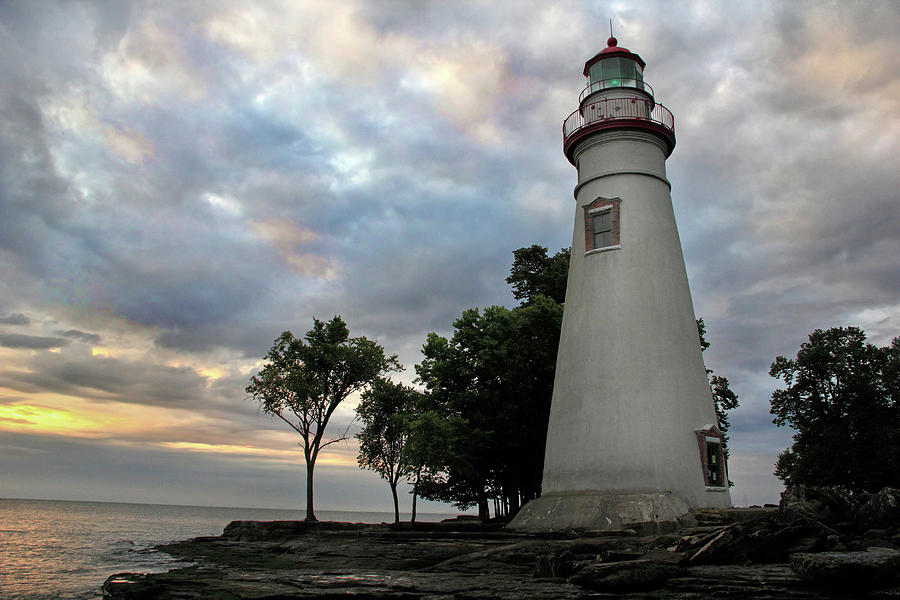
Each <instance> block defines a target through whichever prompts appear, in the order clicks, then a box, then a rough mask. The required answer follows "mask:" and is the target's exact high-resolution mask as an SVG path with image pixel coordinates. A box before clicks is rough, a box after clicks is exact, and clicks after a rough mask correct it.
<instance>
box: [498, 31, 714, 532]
mask: <svg viewBox="0 0 900 600" xmlns="http://www.w3.org/2000/svg"><path fill="white" fill-rule="evenodd" d="M645 66H646V65H645V63H644V61H643V60H642V59H641V57H640V56H638V55H637V54H635V53H633V52H630V51H629V50H627V49H626V48H623V47H620V46H619V45H618V42H617V40H616V39H615V38H614V37H611V38H610V39H609V40H608V42H607V47H606V48H605V49H603V50H602V51H600V52H599V53H597V54H596V55H595V56H594V57H592V58H591V59H590V60H588V61H587V63H585V65H584V75H585V77H587V78H588V82H587V87H585V88H584V90H583V91H582V92H581V96H580V97H579V105H578V109H577V110H576V111H574V112H573V113H572V114H571V115H569V117H568V118H566V119H565V121H564V122H563V152H564V154H565V156H566V158H567V159H568V160H569V162H570V163H572V165H573V166H574V167H575V168H576V169H577V171H578V182H577V185H576V186H575V219H574V221H575V222H574V230H573V234H572V255H571V262H570V265H569V278H568V285H567V288H566V302H565V309H564V313H563V323H562V334H561V337H560V343H559V353H558V355H557V360H556V378H555V380H554V386H553V400H552V405H551V409H550V423H549V428H548V432H547V445H546V451H545V457H544V475H543V485H542V495H541V497H540V498H538V499H536V500H534V501H532V502H530V503H529V504H527V505H525V506H524V507H523V508H522V510H520V511H519V513H518V514H517V515H516V517H515V519H514V520H513V521H512V522H511V523H510V527H513V528H519V529H531V530H541V529H570V528H588V529H617V528H621V527H623V526H625V525H627V524H629V523H637V522H650V521H673V520H676V519H678V518H680V517H682V516H683V515H685V514H686V513H688V512H689V511H690V510H693V509H696V508H703V507H715V508H724V507H728V506H730V505H731V498H730V494H729V491H728V485H729V484H728V475H727V472H726V465H725V457H724V451H723V450H724V447H723V441H724V440H723V435H722V432H721V431H720V430H719V428H718V426H717V423H716V416H715V408H714V403H713V398H712V393H711V391H710V388H709V383H708V380H707V374H706V369H705V366H704V364H703V358H702V357H701V349H700V342H699V336H698V332H697V325H696V321H695V315H694V309H693V303H692V301H691V292H690V288H689V286H688V279H687V272H686V271H685V267H684V257H683V255H682V251H681V242H680V240H679V237H678V229H677V228H676V225H675V214H674V211H673V208H672V199H671V196H670V190H671V184H670V183H669V180H668V179H667V178H666V159H667V158H668V157H669V155H671V154H672V150H673V149H674V148H675V122H674V117H673V116H672V113H671V112H670V111H669V110H668V109H667V108H665V107H664V106H663V105H662V104H659V103H658V102H657V101H656V98H655V97H654V92H653V89H652V88H651V87H650V85H649V84H648V83H647V82H646V81H645V80H644V67H645Z"/></svg>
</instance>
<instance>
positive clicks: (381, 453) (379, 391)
mask: <svg viewBox="0 0 900 600" xmlns="http://www.w3.org/2000/svg"><path fill="white" fill-rule="evenodd" d="M421 395H422V393H421V392H418V391H416V390H415V389H413V388H411V387H407V386H405V385H402V384H398V383H394V382H392V381H390V380H388V379H382V378H379V379H376V380H375V381H373V382H372V385H371V386H370V387H369V389H367V390H366V391H364V392H363V394H362V401H361V402H360V403H359V405H358V406H357V407H356V414H357V415H358V416H359V418H360V420H361V421H362V424H363V429H362V431H360V432H359V433H358V434H357V435H356V438H357V439H358V440H359V456H358V457H357V461H358V462H359V466H360V467H362V468H364V469H370V470H372V471H375V472H376V473H378V474H379V475H381V478H382V479H384V480H386V481H387V482H388V485H390V487H391V496H392V497H393V499H394V522H395V523H399V522H400V506H399V504H398V501H397V483H398V482H399V481H400V478H401V477H405V476H407V475H411V474H412V473H414V472H415V467H416V465H415V464H413V462H411V460H410V453H409V448H407V445H408V441H409V438H410V431H411V428H410V424H411V420H412V419H413V416H414V414H415V412H416V408H417V406H418V405H419V404H420V403H421V400H420V397H421ZM413 502H415V499H414V500H413ZM413 520H415V517H413Z"/></svg>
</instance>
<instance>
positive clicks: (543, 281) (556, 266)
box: [506, 244, 571, 304]
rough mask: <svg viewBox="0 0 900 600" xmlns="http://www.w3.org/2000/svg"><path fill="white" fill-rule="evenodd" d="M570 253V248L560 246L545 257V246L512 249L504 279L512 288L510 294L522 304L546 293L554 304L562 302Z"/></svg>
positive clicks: (564, 296) (531, 301) (528, 302)
mask: <svg viewBox="0 0 900 600" xmlns="http://www.w3.org/2000/svg"><path fill="white" fill-rule="evenodd" d="M570 254H571V249H570V248H563V249H562V250H560V251H559V252H557V253H556V254H554V255H553V256H548V255H547V249H546V248H544V247H543V246H538V245H537V244H535V245H533V246H530V247H528V248H519V249H518V250H513V264H512V268H511V269H510V272H509V277H507V278H506V283H508V284H510V285H511V286H512V288H513V297H515V299H516V300H521V301H522V304H531V303H533V302H534V301H535V300H536V299H537V297H538V296H546V297H548V298H550V299H552V300H554V301H555V302H556V303H557V304H562V303H563V302H565V300H566V281H567V280H568V277H569V256H570Z"/></svg>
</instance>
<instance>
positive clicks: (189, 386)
mask: <svg viewBox="0 0 900 600" xmlns="http://www.w3.org/2000/svg"><path fill="white" fill-rule="evenodd" d="M0 339H2V338H0ZM57 342H59V343H62V344H65V342H66V340H63V339H59V338H57ZM49 343H50V342H47V344H49ZM20 347H21V346H20ZM43 347H48V346H43ZM24 364H25V365H26V366H27V367H28V370H21V369H16V368H7V367H6V366H2V367H0V373H2V378H3V382H4V385H5V386H6V387H8V388H11V389H13V390H18V391H20V392H23V393H38V392H56V393H60V394H68V395H72V396H81V397H86V398H91V399H94V400H104V401H115V402H125V403H135V404H147V405H153V406H170V407H190V406H197V404H198V403H199V402H200V401H201V400H202V399H203V398H204V397H205V396H206V393H205V389H206V381H207V380H206V378H205V377H203V376H201V375H198V374H197V373H196V372H195V371H194V370H193V369H190V368H187V367H167V366H164V365H157V364H147V363H135V362H128V361H124V360H120V359H116V358H109V357H104V356H90V355H89V354H87V355H86V354H83V353H79V352H73V353H68V352H65V351H63V352H59V353H46V354H42V355H40V356H34V357H32V358H31V359H28V360H26V361H25V363H24Z"/></svg>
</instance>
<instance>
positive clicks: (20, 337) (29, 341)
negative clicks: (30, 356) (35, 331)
mask: <svg viewBox="0 0 900 600" xmlns="http://www.w3.org/2000/svg"><path fill="white" fill-rule="evenodd" d="M67 343H68V341H67V340H64V339H62V338H57V337H45V336H39V335H24V334H21V333H0V346H2V347H4V348H25V349H28V350H46V349H48V348H62V347H63V346H65V345H66V344H67Z"/></svg>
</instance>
